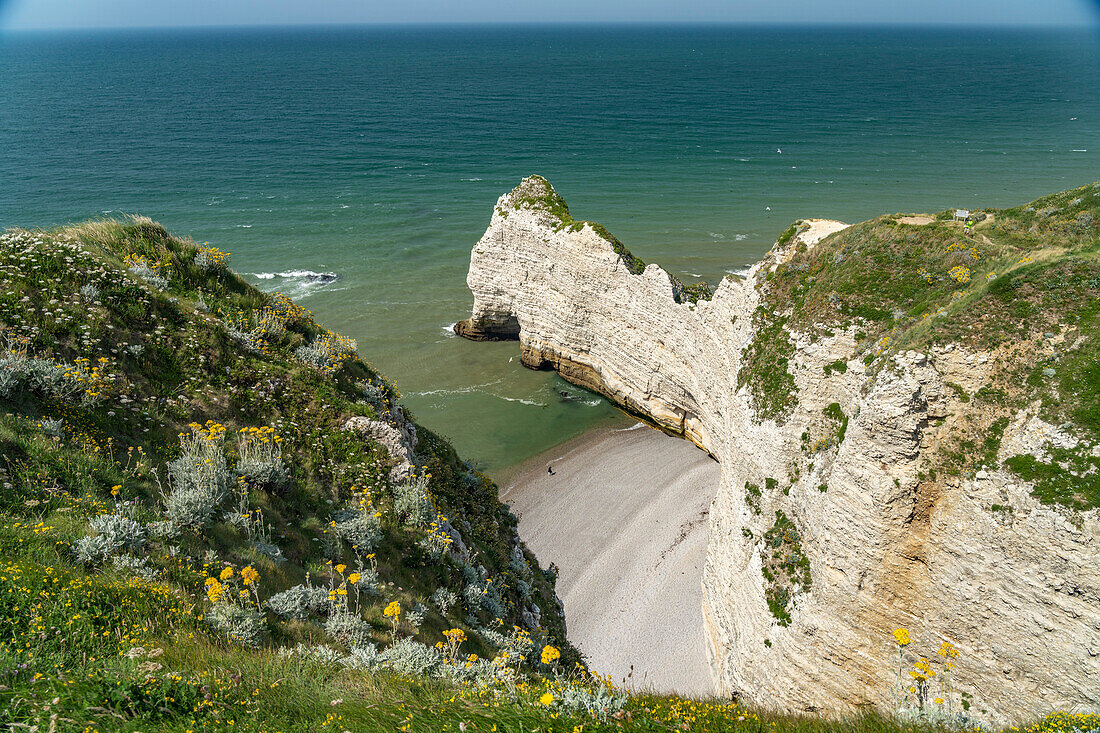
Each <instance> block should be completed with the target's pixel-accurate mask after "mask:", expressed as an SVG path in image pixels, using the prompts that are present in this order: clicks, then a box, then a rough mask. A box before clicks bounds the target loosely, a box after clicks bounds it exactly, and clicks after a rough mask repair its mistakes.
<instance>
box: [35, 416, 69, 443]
mask: <svg viewBox="0 0 1100 733" xmlns="http://www.w3.org/2000/svg"><path fill="white" fill-rule="evenodd" d="M39 424H40V425H41V426H42V432H43V433H45V434H46V435H48V436H50V437H51V438H60V437H61V430H62V429H63V428H64V427H65V421H64V420H62V419H61V418H55V419H51V418H45V419H43V420H42V422H41V423H39Z"/></svg>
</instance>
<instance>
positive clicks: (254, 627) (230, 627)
mask: <svg viewBox="0 0 1100 733" xmlns="http://www.w3.org/2000/svg"><path fill="white" fill-rule="evenodd" d="M205 619H206V622H207V623H209V624H210V625H211V626H213V627H214V628H215V629H217V630H218V631H221V632H222V633H223V634H225V635H226V636H227V637H229V639H230V641H235V642H237V643H238V644H240V645H241V646H245V647H249V648H256V647H258V646H260V643H261V642H262V641H263V638H264V636H265V635H266V634H267V624H266V623H265V622H264V617H263V614H262V613H260V612H259V611H258V610H256V609H255V608H251V607H247V606H238V605H236V604H235V603H216V604H214V607H213V608H212V609H211V610H210V611H209V612H208V613H207V614H206V616H205Z"/></svg>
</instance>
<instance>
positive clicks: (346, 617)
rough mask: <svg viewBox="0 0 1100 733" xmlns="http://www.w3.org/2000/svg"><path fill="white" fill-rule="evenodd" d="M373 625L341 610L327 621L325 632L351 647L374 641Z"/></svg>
mask: <svg viewBox="0 0 1100 733" xmlns="http://www.w3.org/2000/svg"><path fill="white" fill-rule="evenodd" d="M371 631H372V629H371V625H370V624H368V623H367V622H366V621H364V620H363V619H361V618H359V617H358V616H355V615H353V614H350V613H347V612H344V611H341V612H338V613H334V614H332V615H331V616H329V617H328V620H327V621H325V632H326V633H328V635H329V636H331V637H332V638H333V639H336V640H337V641H339V642H340V643H342V644H345V645H347V646H349V647H357V646H366V645H368V644H372V643H374V637H373V635H372V634H371Z"/></svg>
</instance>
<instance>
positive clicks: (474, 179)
mask: <svg viewBox="0 0 1100 733" xmlns="http://www.w3.org/2000/svg"><path fill="white" fill-rule="evenodd" d="M462 180H464V181H480V180H482V179H480V178H463V179H462Z"/></svg>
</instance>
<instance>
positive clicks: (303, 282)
mask: <svg viewBox="0 0 1100 733" xmlns="http://www.w3.org/2000/svg"><path fill="white" fill-rule="evenodd" d="M252 276H253V277H254V278H256V279H257V280H267V281H272V285H270V286H268V287H266V288H264V289H265V290H279V291H280V292H282V293H284V294H286V295H287V296H288V297H290V298H306V297H308V296H310V295H312V294H313V293H314V292H315V291H317V290H319V289H321V288H324V287H327V286H330V285H332V284H333V283H334V282H336V281H337V280H339V279H340V274H339V273H336V272H314V271H313V270H285V271H282V272H254V273H252ZM342 289H343V288H329V290H330V291H332V290H342Z"/></svg>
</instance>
